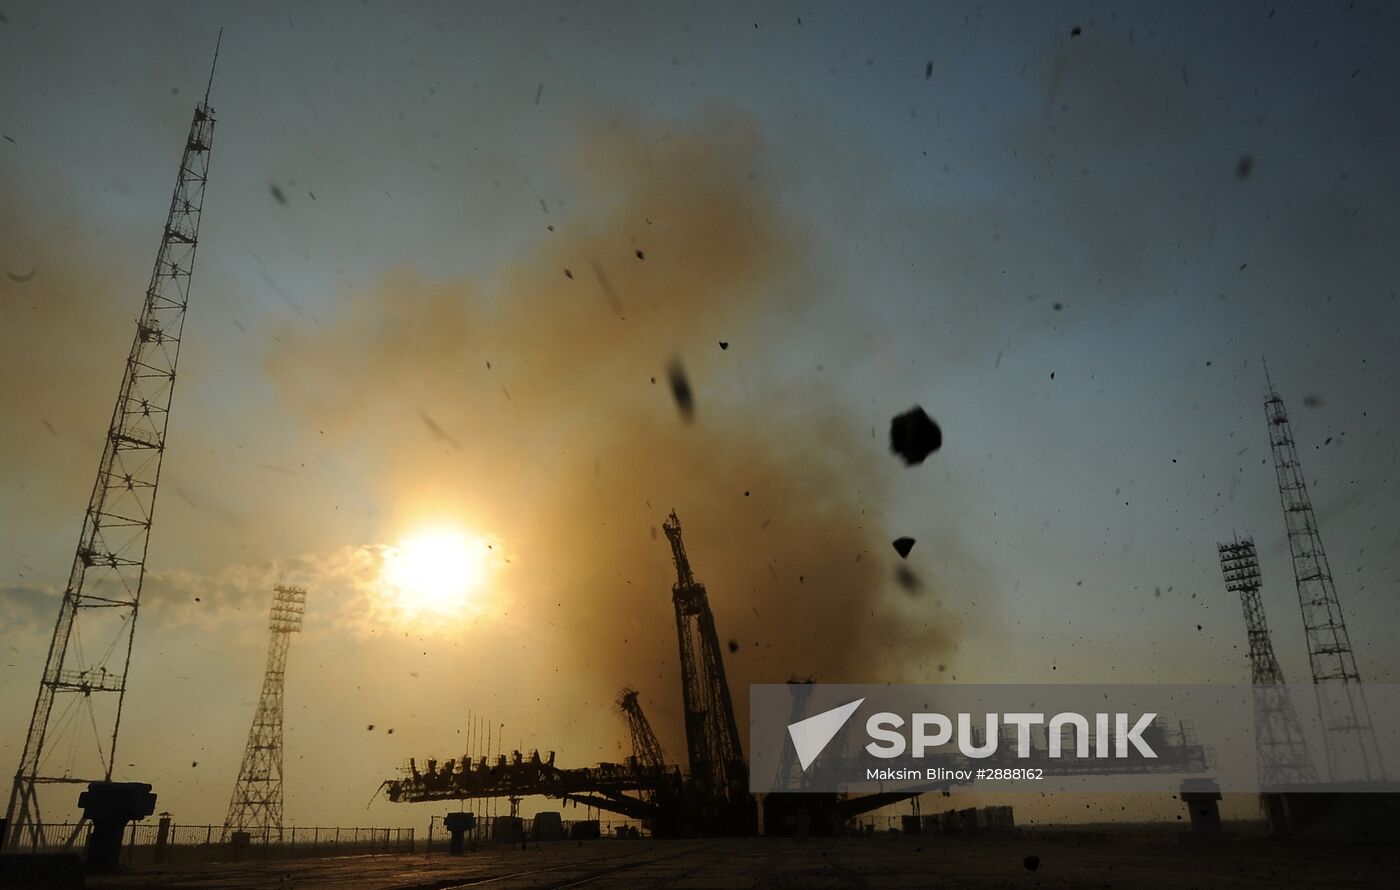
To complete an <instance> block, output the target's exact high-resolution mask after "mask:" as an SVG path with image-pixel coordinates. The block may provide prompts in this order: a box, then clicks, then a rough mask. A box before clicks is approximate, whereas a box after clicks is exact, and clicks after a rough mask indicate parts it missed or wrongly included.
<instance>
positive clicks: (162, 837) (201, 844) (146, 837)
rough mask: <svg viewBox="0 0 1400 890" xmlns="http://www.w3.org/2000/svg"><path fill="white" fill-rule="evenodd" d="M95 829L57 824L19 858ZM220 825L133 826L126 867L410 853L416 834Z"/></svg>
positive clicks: (78, 847) (81, 840)
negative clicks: (228, 832)
mask: <svg viewBox="0 0 1400 890" xmlns="http://www.w3.org/2000/svg"><path fill="white" fill-rule="evenodd" d="M91 831H92V824H91V823H88V822H82V823H77V824H74V823H71V822H65V823H55V824H46V825H41V826H40V827H39V831H38V833H37V836H36V837H35V838H34V839H31V840H29V841H28V842H27V843H23V844H21V845H19V846H18V847H16V848H15V850H16V852H35V853H52V852H58V851H61V850H66V849H71V850H73V851H75V852H79V853H81V852H82V851H83V850H84V849H85V848H86V846H87V839H88V834H89V833H91ZM223 835H224V830H223V826H221V825H173V824H167V825H161V824H159V823H150V822H132V823H130V824H129V825H127V827H126V834H125V835H124V837H123V838H122V862H123V863H125V864H127V865H138V864H144V863H150V862H205V861H212V860H221V859H288V858H293V857H298V858H299V857H303V856H350V855H358V854H370V853H412V852H413V851H414V830H413V829H412V828H358V827H352V828H342V827H328V828H325V827H317V826H312V827H303V826H300V825H296V826H289V827H286V828H283V829H282V831H281V833H280V835H279V833H278V832H277V831H276V830H275V829H272V830H262V829H259V830H257V831H250V832H248V838H247V841H246V842H243V840H242V839H241V838H240V839H237V842H236V841H235V840H231V839H229V838H225V837H224V836H223Z"/></svg>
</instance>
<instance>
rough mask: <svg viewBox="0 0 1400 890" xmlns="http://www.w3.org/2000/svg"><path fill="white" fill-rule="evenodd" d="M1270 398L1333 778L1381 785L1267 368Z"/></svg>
mask: <svg viewBox="0 0 1400 890" xmlns="http://www.w3.org/2000/svg"><path fill="white" fill-rule="evenodd" d="M1264 378H1265V381H1266V384H1267V387H1268V395H1267V398H1266V399H1265V401H1264V412H1265V416H1266V417H1267V418H1268V421H1269V445H1270V448H1271V450H1272V451H1273V456H1274V470H1275V473H1276V474H1277V476H1278V488H1279V499H1280V502H1281V503H1282V505H1283V520H1284V524H1285V526H1286V527H1287V529H1288V549H1289V551H1290V552H1291V553H1292V556H1293V574H1294V578H1295V579H1296V581H1297V586H1298V604H1299V606H1300V607H1301V609H1302V612H1303V627H1304V629H1305V630H1306V632H1307V640H1308V662H1309V664H1310V666H1311V668H1312V677H1313V682H1314V683H1315V684H1319V685H1322V684H1326V685H1327V686H1328V687H1329V689H1328V690H1326V692H1325V693H1324V692H1323V691H1321V690H1320V691H1319V694H1318V697H1317V701H1318V711H1319V716H1320V717H1321V719H1322V726H1323V728H1324V730H1325V732H1324V747H1325V748H1326V755H1327V766H1328V772H1329V773H1330V774H1331V777H1332V779H1333V780H1334V781H1340V780H1344V779H1378V778H1383V777H1384V775H1385V769H1384V765H1383V763H1382V761H1381V756H1380V749H1379V747H1378V746H1377V744H1376V735H1375V730H1374V729H1373V727H1372V725H1371V713H1370V710H1369V709H1368V708H1367V706H1366V695H1365V692H1364V691H1363V689H1362V686H1361V675H1360V673H1359V672H1358V671H1357V669H1356V657H1355V655H1353V654H1352V651H1351V638H1350V636H1348V634H1347V627H1346V621H1345V619H1344V618H1343V617H1342V604H1341V602H1340V601H1339V600H1338V599H1337V590H1336V587H1335V586H1334V585H1333V583H1332V569H1331V567H1330V566H1329V565H1328V563H1327V554H1326V553H1325V552H1324V551H1323V549H1322V538H1321V536H1320V535H1319V534H1318V529H1317V515H1316V514H1315V513H1314V512H1313V507H1312V499H1311V498H1310V497H1309V496H1308V485H1307V480H1306V479H1304V477H1303V469H1302V465H1301V464H1300V463H1299V461H1298V449H1297V446H1295V445H1294V442H1293V433H1292V431H1291V429H1290V427H1289V423H1288V412H1287V410H1286V409H1285V408H1284V406H1283V399H1282V398H1281V397H1280V396H1279V394H1278V392H1277V391H1276V390H1275V389H1274V383H1273V380H1272V379H1270V378H1269V375H1268V368H1267V367H1266V368H1265V370H1264ZM1348 762H1350V763H1357V764H1360V766H1361V768H1362V771H1363V774H1362V775H1346V774H1345V772H1344V769H1343V765H1344V764H1346V763H1348Z"/></svg>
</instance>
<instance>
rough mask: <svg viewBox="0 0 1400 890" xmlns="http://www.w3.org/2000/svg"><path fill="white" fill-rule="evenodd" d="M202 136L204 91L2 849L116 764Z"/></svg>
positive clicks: (34, 843) (200, 197)
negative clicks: (56, 787) (58, 793)
mask: <svg viewBox="0 0 1400 890" xmlns="http://www.w3.org/2000/svg"><path fill="white" fill-rule="evenodd" d="M213 138H214V115H213V110H212V109H210V107H209V103H208V96H207V94H206V96H205V101H204V102H202V103H201V104H200V105H199V106H198V107H197V108H195V110H194V120H193V121H192V122H191V123H190V131H189V135H188V136H186V138H185V148H184V155H183V157H182V158H181V160H180V170H179V173H178V174H177V175H176V178H175V192H174V194H173V195H172V196H171V198H170V211H169V213H168V215H167V217H166V221H165V228H164V229H163V230H162V232H161V238H160V249H159V250H158V251H157V252H156V261H155V267H154V268H153V269H152V271H151V279H150V283H149V284H148V285H147V287H146V295H145V299H144V302H143V303H142V307H141V315H140V317H139V318H138V320H137V322H136V336H135V339H134V340H133V341H132V344H131V351H130V352H129V353H128V354H127V358H126V369H125V371H124V372H123V374H122V381H121V387H120V388H119V389H118V391H117V404H116V407H115V408H114V409H113V411H112V420H111V423H110V425H109V427H108V430H107V441H106V445H105V446H104V447H103V450H102V459H101V461H100V462H99V464H98V468H97V481H96V482H95V483H94V485H93V488H92V496H91V498H90V499H89V501H88V506H87V511H86V512H85V513H84V514H83V527H82V532H81V534H80V535H79V536H78V547H77V552H76V554H75V555H74V557H73V565H72V568H71V570H70V571H69V574H68V583H67V585H66V586H65V588H64V591H63V599H62V601H61V602H60V604H59V610H58V620H57V622H56V623H55V624H54V629H53V637H52V639H51V640H50V642H49V652H48V657H47V659H46V661H45V662H44V674H43V677H42V678H41V679H40V681H39V694H38V697H37V699H36V700H35V702H34V713H33V715H32V717H31V718H30V722H29V731H28V733H27V734H26V735H25V739H24V752H23V754H22V755H21V756H20V762H19V768H18V769H16V770H15V780H14V785H13V787H12V789H11V792H10V802H9V805H8V807H7V808H6V818H7V819H8V826H9V829H8V832H7V834H8V837H7V838H6V839H5V846H8V847H11V848H22V847H23V846H25V845H28V846H29V847H30V848H31V849H34V848H37V847H38V846H39V844H40V843H41V842H42V838H41V837H40V826H41V819H42V810H41V809H40V804H41V801H40V799H39V798H40V794H39V791H40V789H41V788H42V787H44V786H47V785H53V784H68V785H76V784H87V783H89V782H94V781H99V780H101V781H110V780H111V778H112V769H113V767H114V766H115V765H116V750H117V734H118V730H119V729H120V728H121V714H122V704H123V702H124V701H125V699H126V690H127V678H128V672H129V670H130V668H131V647H132V642H133V640H134V639H135V633H136V615H137V611H138V607H139V605H140V601H141V585H142V582H143V581H144V580H145V577H146V549H147V545H148V544H149V541H150V534H151V521H152V518H153V517H154V514H155V501H156V485H157V483H158V482H159V481H160V466H161V458H162V457H164V455H165V433H166V427H167V425H168V421H169V417H170V399H171V395H172V393H173V392H174V389H175V364H176V361H177V359H178V358H179V356H180V341H181V336H182V334H183V331H184V326H185V307H186V306H187V305H188V303H189V295H190V279H191V275H192V273H193V272H194V258H195V249H196V248H197V247H198V244H199V221H200V216H201V214H202V212H203V208H204V187H205V185H206V184H207V182H208V177H209V149H210V146H211V145H212V143H213ZM70 805H71V802H70Z"/></svg>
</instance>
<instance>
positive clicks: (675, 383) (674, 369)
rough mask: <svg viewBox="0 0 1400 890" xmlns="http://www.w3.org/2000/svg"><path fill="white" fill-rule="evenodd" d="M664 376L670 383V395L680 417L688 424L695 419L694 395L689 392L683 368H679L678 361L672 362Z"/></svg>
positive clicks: (688, 382) (688, 381) (688, 383)
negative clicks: (678, 410)
mask: <svg viewBox="0 0 1400 890" xmlns="http://www.w3.org/2000/svg"><path fill="white" fill-rule="evenodd" d="M666 376H667V377H668V378H669V379H670V381H671V395H672V396H673V397H674V398H675V400H676V407H677V408H678V409H680V412H681V417H683V418H685V420H686V422H687V423H689V422H690V421H691V420H693V419H695V394H694V393H692V392H691V389H690V380H689V379H688V378H687V377H686V376H685V368H682V367H681V363H680V362H679V361H672V362H671V366H670V367H669V368H667V369H666Z"/></svg>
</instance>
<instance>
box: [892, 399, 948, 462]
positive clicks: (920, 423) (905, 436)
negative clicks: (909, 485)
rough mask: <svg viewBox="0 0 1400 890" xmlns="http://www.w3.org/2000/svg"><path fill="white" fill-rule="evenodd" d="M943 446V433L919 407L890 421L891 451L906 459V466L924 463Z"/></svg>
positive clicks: (916, 406)
mask: <svg viewBox="0 0 1400 890" xmlns="http://www.w3.org/2000/svg"><path fill="white" fill-rule="evenodd" d="M942 446H943V431H942V430H940V429H939V428H938V424H936V423H934V422H933V418H932V417H929V416H928V414H926V413H925V412H924V409H923V408H920V407H919V406H918V405H915V406H914V407H913V408H910V409H909V410H908V411H906V412H904V413H903V414H901V415H899V416H898V417H896V418H895V419H894V420H891V421H890V450H891V451H893V452H894V453H895V454H898V455H899V456H900V457H902V458H903V459H904V465H905V466H908V467H913V466H917V465H918V464H921V463H923V462H924V458H926V457H928V456H929V455H930V454H933V453H934V452H935V451H937V450H938V449H939V448H941V447H942Z"/></svg>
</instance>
